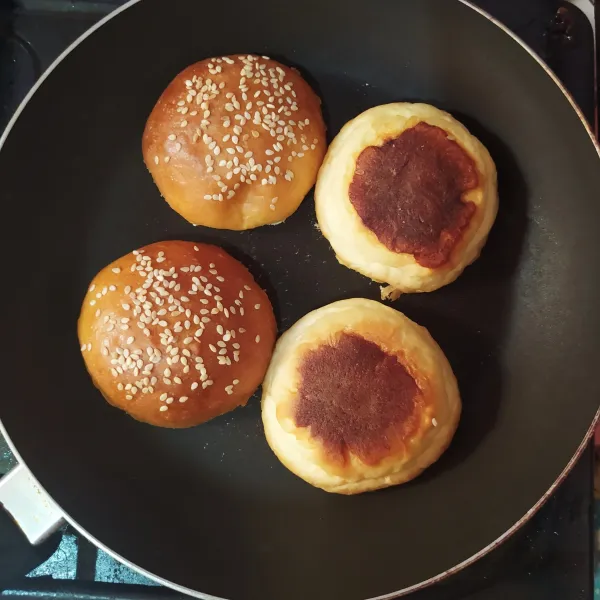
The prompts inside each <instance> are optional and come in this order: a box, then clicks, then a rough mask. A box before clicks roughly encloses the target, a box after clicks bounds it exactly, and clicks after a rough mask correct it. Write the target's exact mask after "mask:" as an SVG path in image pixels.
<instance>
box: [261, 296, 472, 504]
mask: <svg viewBox="0 0 600 600" xmlns="http://www.w3.org/2000/svg"><path fill="white" fill-rule="evenodd" d="M460 411H461V402H460V396H459V393H458V387H457V384H456V379H455V377H454V374H453V373H452V369H451V367H450V365H449V364H448V361H447V359H446V357H445V356H444V353H443V352H442V350H441V349H440V347H439V346H438V345H437V344H436V343H435V341H434V340H433V339H432V338H431V336H430V335H429V333H428V332H427V330H426V329H425V328H423V327H420V326H419V325H417V324H416V323H413V322H412V321H411V320H410V319H408V318H407V317H405V316H404V315H403V314H402V313H400V312H398V311H396V310H394V309H392V308H390V307H388V306H385V305H383V304H380V303H379V302H374V301H372V300H365V299H362V298H354V299H351V300H342V301H340V302H334V303H333V304H329V305H328V306H325V307H323V308H320V309H318V310H315V311H313V312H311V313H309V314H308V315H306V316H305V317H303V318H302V319H300V320H299V321H298V322H297V323H296V324H295V325H294V326H293V327H291V329H289V330H288V331H287V332H286V333H285V334H284V335H283V336H282V337H281V338H280V339H279V341H278V342H277V345H276V347H275V352H274V353H273V358H272V360H271V364H270V366H269V370H268V371H267V375H266V377H265V381H264V383H263V397H262V419H263V423H264V427H265V433H266V436H267V441H268V442H269V445H270V446H271V448H272V449H273V451H274V452H275V454H276V455H277V457H278V458H279V460H280V461H281V462H282V463H283V464H284V465H285V466H286V467H287V468H288V469H290V471H292V472H293V473H295V474H296V475H298V476H299V477H301V478H302V479H304V480H305V481H307V482H308V483H310V484H312V485H314V486H316V487H319V488H322V489H323V490H325V491H328V492H335V493H338V494H358V493H360V492H365V491H370V490H376V489H379V488H383V487H388V486H391V485H397V484H399V483H404V482H406V481H408V480H410V479H413V478H414V477H416V476H417V475H418V474H419V473H421V471H423V469H425V468H426V467H428V466H429V465H431V464H432V463H433V462H435V461H436V460H437V459H438V458H439V457H440V455H441V454H442V453H443V452H444V450H445V449H446V448H447V447H448V445H449V444H450V441H451V439H452V436H453V435H454V432H455V431H456V428H457V426H458V420H459V417H460Z"/></svg>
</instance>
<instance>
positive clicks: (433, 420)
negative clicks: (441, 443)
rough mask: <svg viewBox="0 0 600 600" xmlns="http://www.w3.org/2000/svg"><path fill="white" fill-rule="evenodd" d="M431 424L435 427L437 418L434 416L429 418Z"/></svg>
mask: <svg viewBox="0 0 600 600" xmlns="http://www.w3.org/2000/svg"><path fill="white" fill-rule="evenodd" d="M431 424H432V425H433V426H434V427H437V424H438V422H437V419H435V418H433V419H431Z"/></svg>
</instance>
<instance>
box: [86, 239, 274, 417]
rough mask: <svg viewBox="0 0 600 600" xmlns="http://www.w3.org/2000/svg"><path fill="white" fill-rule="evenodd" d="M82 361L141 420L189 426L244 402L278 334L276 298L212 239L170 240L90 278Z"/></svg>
mask: <svg viewBox="0 0 600 600" xmlns="http://www.w3.org/2000/svg"><path fill="white" fill-rule="evenodd" d="M78 330H79V342H80V345H81V351H82V354H83V358H84V361H85V364H86V367H87V369H88V371H89V373H90V375H91V377H92V380H93V381H94V384H95V385H96V387H97V388H98V389H99V390H100V391H101V392H102V394H103V395H104V397H105V398H106V400H107V401H108V402H109V403H110V404H112V405H114V406H116V407H117V408H120V409H122V410H124V411H125V412H127V413H129V414H130V415H131V416H132V417H134V418H136V419H138V420H139V421H144V422H146V423H151V424H152V425H158V426H160V427H191V426H193V425H198V424H199V423H203V422H205V421H208V420H209V419H212V418H213V417H216V416H218V415H221V414H223V413H226V412H228V411H230V410H233V409H234V408H236V407H237V406H243V405H244V404H246V402H247V401H248V399H249V398H250V396H251V395H252V394H253V392H254V391H255V390H256V388H257V387H258V386H259V385H260V383H261V382H262V379H263V376H264V374H265V371H266V369H267V366H268V364H269V360H270V358H271V353H272V350H273V344H274V343H275V335H276V324H275V317H274V315H273V309H272V307H271V303H270V302H269V299H268V297H267V295H266V294H265V292H264V291H263V290H262V289H261V288H260V287H259V286H258V285H257V284H256V282H255V281H254V279H253V278H252V275H250V273H249V272H248V270H247V269H246V268H245V267H244V266H243V265H242V264H241V263H239V262H238V261H237V260H235V259H234V258H232V257H231V256H229V255H228V254H227V253H226V252H224V251H223V250H222V249H220V248H218V247H216V246H210V245H207V244H194V243H190V242H179V241H168V242H159V243H156V244H151V245H150V246H146V247H145V248H141V249H140V250H135V251H134V252H132V253H131V254H127V255H126V256H123V257H122V258H120V259H118V260H116V261H115V262H113V263H112V264H110V265H108V266H107V267H105V268H104V269H102V271H100V272H99V273H98V275H96V277H94V279H93V280H92V282H91V285H90V286H89V289H88V292H87V294H86V296H85V299H84V301H83V306H82V308H81V315H80V317H79V325H78Z"/></svg>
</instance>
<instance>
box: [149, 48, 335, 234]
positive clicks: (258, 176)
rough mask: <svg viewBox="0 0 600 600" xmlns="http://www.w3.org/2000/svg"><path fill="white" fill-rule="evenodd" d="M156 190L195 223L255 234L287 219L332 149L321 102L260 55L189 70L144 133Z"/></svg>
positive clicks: (286, 69)
mask: <svg viewBox="0 0 600 600" xmlns="http://www.w3.org/2000/svg"><path fill="white" fill-rule="evenodd" d="M142 149H143V154H144V160H145V162H146V165H147V167H148V169H149V170H150V173H151V174H152V177H153V178H154V181H155V183H156V185H157V186H158V189H159V190H160V192H161V194H162V195H163V197H164V198H165V200H166V201H167V202H168V203H169V204H170V205H171V208H173V209H174V210H175V211H177V212H178V213H179V214H180V215H181V216H182V217H184V218H185V219H187V220H188V221H189V222H190V223H193V224H194V225H206V226H207V227H215V228H217V229H250V228H252V227H259V226H260V225H266V224H273V223H278V222H281V221H283V220H284V219H286V218H287V217H289V216H290V215H291V214H292V213H293V212H294V211H295V210H296V209H297V208H298V206H300V203H301V202H302V200H303V199H304V197H305V196H306V194H307V193H308V191H309V190H310V188H311V187H312V186H313V185H314V183H315V179H316V177H317V172H318V170H319V167H320V166H321V162H322V161H323V156H324V155H325V150H326V140H325V125H324V123H323V117H322V115H321V103H320V100H319V98H318V97H317V96H316V94H315V93H314V92H313V90H312V89H311V88H310V86H309V85H308V84H307V83H306V81H304V79H302V77H301V76H300V74H299V73H298V72H297V71H296V70H295V69H291V68H289V67H286V66H285V65H282V64H280V63H278V62H276V61H274V60H271V59H269V58H266V57H259V56H252V55H246V56H237V55H233V56H223V57H221V58H210V59H207V60H203V61H201V62H198V63H196V64H193V65H191V66H189V67H188V68H187V69H185V70H184V71H182V72H181V73H180V74H179V75H177V77H175V79H174V80H173V81H172V82H171V83H170V84H169V86H168V87H167V89H166V90H165V91H164V92H163V94H162V96H161V97H160V99H159V100H158V102H157V104H156V106H155V107H154V110H153V111H152V114H151V115H150V117H149V119H148V122H147V124H146V129H145V131H144V137H143V143H142Z"/></svg>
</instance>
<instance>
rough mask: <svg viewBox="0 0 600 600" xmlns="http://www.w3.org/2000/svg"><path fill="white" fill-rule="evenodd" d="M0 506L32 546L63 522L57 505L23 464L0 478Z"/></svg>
mask: <svg viewBox="0 0 600 600" xmlns="http://www.w3.org/2000/svg"><path fill="white" fill-rule="evenodd" d="M0 505H2V506H4V508H5V509H6V511H7V512H8V514H9V515H10V516H11V517H12V518H13V519H14V521H15V523H16V524H17V525H18V526H19V528H20V529H21V531H22V532H23V533H24V534H25V536H26V537H27V539H28V540H29V541H30V542H31V543H32V544H40V543H41V542H43V541H44V540H45V539H46V538H47V537H48V536H49V535H50V534H52V533H54V532H55V531H56V530H57V529H58V528H59V527H60V526H61V525H63V523H64V519H63V515H62V512H61V511H60V509H59V508H58V506H57V505H56V504H55V503H54V502H53V501H52V500H50V498H49V497H48V495H47V494H46V492H44V491H43V490H42V489H41V488H40V486H39V485H38V484H37V482H36V481H35V479H34V478H33V477H32V475H31V473H30V472H29V471H28V470H27V469H26V468H25V467H24V466H23V465H17V466H16V467H15V468H14V469H13V470H12V471H10V472H9V473H7V474H6V475H4V477H2V479H0Z"/></svg>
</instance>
